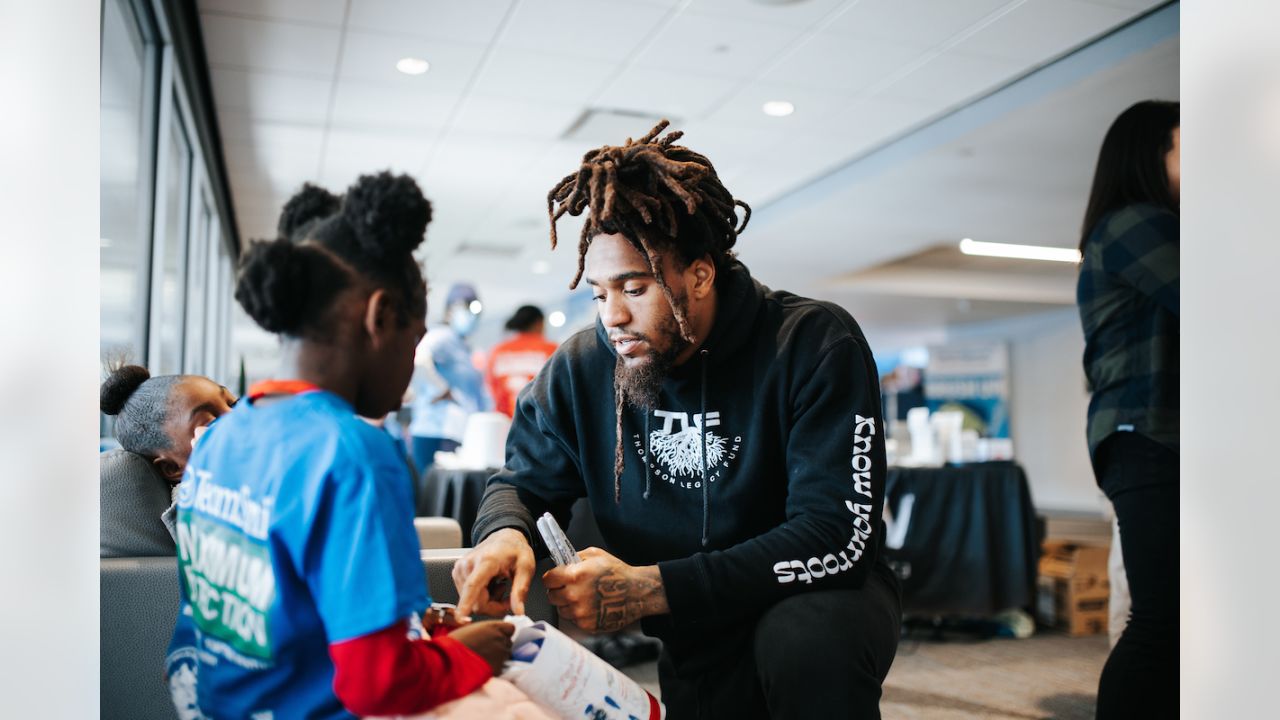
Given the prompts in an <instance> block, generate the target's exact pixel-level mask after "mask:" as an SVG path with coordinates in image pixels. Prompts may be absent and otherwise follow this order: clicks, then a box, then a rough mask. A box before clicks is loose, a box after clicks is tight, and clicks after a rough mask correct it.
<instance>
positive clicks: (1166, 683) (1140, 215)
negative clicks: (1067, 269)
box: [1076, 100, 1179, 719]
mask: <svg viewBox="0 0 1280 720" xmlns="http://www.w3.org/2000/svg"><path fill="white" fill-rule="evenodd" d="M1178 115H1179V109H1178V103H1176V102H1160V101H1154V100H1148V101H1144V102H1140V103H1138V104H1136V105H1134V106H1133V107H1131V108H1129V109H1128V110H1126V111H1124V112H1123V113H1122V114H1121V115H1120V117H1118V118H1116V120H1115V122H1114V123H1112V125H1111V129H1110V130H1108V131H1107V136H1106V138H1105V139H1104V140H1103V142H1102V150H1101V151H1100V152H1099V153H1098V166H1097V170H1096V171H1095V173H1094V178H1093V188H1092V190H1091V191H1090V194H1089V206H1088V208H1087V210H1086V212H1085V220H1084V228H1083V236H1082V239H1081V241H1080V252H1081V255H1082V262H1081V266H1080V280H1079V283H1078V285H1077V287H1076V299H1077V302H1078V303H1079V306H1080V321H1081V323H1082V325H1083V326H1084V336H1085V351H1084V370H1085V374H1086V375H1087V377H1088V379H1089V387H1090V389H1091V391H1092V392H1093V398H1092V400H1091V401H1090V403H1089V430H1088V438H1089V453H1090V456H1091V457H1092V458H1093V467H1094V472H1095V474H1096V476H1097V479H1098V485H1099V487H1101V488H1102V490H1103V492H1105V493H1106V494H1107V497H1108V498H1110V499H1111V503H1112V505H1113V506H1114V507H1115V512H1116V519H1117V520H1118V522H1119V525H1120V546H1121V552H1122V553H1123V555H1124V565H1125V568H1126V570H1127V573H1126V574H1127V575H1128V579H1129V590H1130V594H1131V596H1132V603H1133V604H1132V608H1131V611H1130V618H1129V623H1128V625H1127V626H1126V627H1125V630H1124V634H1123V635H1121V637H1120V641H1119V642H1118V643H1116V646H1115V649H1114V650H1112V652H1111V657H1110V658H1108V660H1107V664H1106V667H1104V668H1103V670H1102V679H1101V681H1100V683H1099V686H1098V715H1097V716H1098V718H1100V719H1105V718H1132V717H1177V713H1178V704H1177V703H1178V185H1179V182H1178V179H1179V165H1178V135H1179V132H1178V126H1179V118H1178Z"/></svg>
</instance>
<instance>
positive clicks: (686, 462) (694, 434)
mask: <svg viewBox="0 0 1280 720" xmlns="http://www.w3.org/2000/svg"><path fill="white" fill-rule="evenodd" d="M653 414H654V415H655V416H657V417H660V418H662V429H661V430H654V431H653V432H651V433H649V448H650V449H651V450H653V455H654V457H655V458H656V459H657V461H658V462H660V463H662V464H663V465H666V466H667V468H668V469H670V471H671V474H672V475H680V476H682V477H692V476H695V475H701V474H702V453H700V452H698V438H701V437H704V435H703V432H702V422H701V420H702V418H701V417H700V416H698V415H694V416H693V422H692V423H690V422H689V416H688V413H675V412H668V411H666V410H655V411H654V413H653ZM677 421H679V424H680V426H681V429H680V430H677V431H674V432H673V431H672V425H674V424H675V423H676V422H677ZM719 424H720V413H718V412H711V413H707V427H709V428H711V427H715V426H717V425H719ZM705 437H706V439H707V467H708V468H713V467H715V466H716V465H719V464H720V460H721V459H723V458H724V450H725V445H726V443H725V439H724V438H722V437H720V436H719V435H717V434H715V433H713V432H707V433H706V434H705Z"/></svg>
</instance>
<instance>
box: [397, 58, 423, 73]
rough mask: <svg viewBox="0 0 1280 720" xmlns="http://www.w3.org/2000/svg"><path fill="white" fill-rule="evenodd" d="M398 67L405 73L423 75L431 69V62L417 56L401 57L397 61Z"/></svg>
mask: <svg viewBox="0 0 1280 720" xmlns="http://www.w3.org/2000/svg"><path fill="white" fill-rule="evenodd" d="M396 69H397V70H399V71H400V72H402V73H404V74H405V75H421V74H422V73H424V72H426V71H428V70H430V69H431V63H429V62H427V61H426V60H423V59H422V58H416V57H406V58H400V60H399V61H398V62H397V63H396Z"/></svg>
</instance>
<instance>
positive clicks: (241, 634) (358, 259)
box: [168, 173, 513, 719]
mask: <svg viewBox="0 0 1280 720" xmlns="http://www.w3.org/2000/svg"><path fill="white" fill-rule="evenodd" d="M430 217H431V206H430V204H429V203H428V202H427V200H426V198H424V197H423V196H422V193H421V191H420V190H419V189H418V187H417V185H416V184H415V183H414V182H413V180H412V179H410V178H409V177H407V176H403V175H402V176H398V177H393V176H392V175H390V174H389V173H381V174H378V175H372V176H363V177H361V178H360V179H359V181H358V182H357V183H356V184H355V185H353V186H352V187H351V188H350V189H349V190H348V191H347V194H346V196H345V198H344V200H343V203H342V207H341V209H340V210H339V211H338V213H337V214H336V215H333V216H331V217H328V218H326V219H324V220H323V221H321V222H319V223H318V224H316V225H314V226H313V227H310V228H308V229H307V230H306V232H305V238H302V239H299V238H298V237H296V236H295V237H293V238H281V239H278V240H275V241H272V242H259V243H255V244H253V245H251V246H250V247H249V249H247V250H246V252H245V254H244V257H243V259H242V264H241V270H240V276H239V279H238V282H237V287H236V299H237V300H238V301H239V302H240V304H241V305H242V306H243V307H244V309H245V310H246V311H247V312H248V313H249V315H250V316H251V317H252V318H253V319H254V320H255V321H256V322H257V323H258V324H259V325H261V326H262V327H263V328H265V329H266V330H269V331H271V332H275V333H278V334H280V335H281V338H282V350H283V355H284V360H283V367H282V373H281V376H280V379H278V380H273V381H267V382H263V383H258V384H256V385H255V386H253V387H252V388H250V391H249V394H248V395H247V396H246V398H245V401H244V402H241V403H240V404H239V405H238V406H237V407H236V408H235V409H234V410H233V411H232V412H231V413H229V414H228V415H226V416H225V417H223V418H222V419H221V420H220V421H219V422H218V424H217V425H216V426H215V427H213V428H212V429H210V431H209V432H208V433H206V434H205V435H204V436H203V437H202V438H201V440H200V442H199V443H198V444H197V445H196V449H195V451H194V453H193V454H192V457H191V459H190V462H189V463H188V465H187V473H186V476H185V477H184V480H183V483H182V485H181V486H180V490H179V499H178V565H179V575H180V578H181V597H182V608H181V611H180V613H179V617H178V623H177V626H176V627H175V629H174V639H173V643H172V645H171V646H170V649H171V654H170V659H169V663H168V667H169V676H170V680H171V689H172V690H174V695H175V698H177V697H180V696H181V695H182V691H183V689H184V687H186V686H190V685H194V686H195V687H197V688H198V690H197V694H196V697H195V701H194V702H191V699H190V697H188V701H187V702H186V703H184V705H185V707H179V708H178V710H179V715H183V716H190V717H199V716H200V714H201V713H203V714H206V715H209V716H212V717H241V718H277V719H279V718H286V717H308V718H347V717H351V716H352V715H361V716H363V715H384V716H390V715H410V714H415V713H421V712H424V711H426V710H428V709H430V708H432V707H435V706H437V705H439V704H441V703H443V702H446V701H449V700H452V699H455V698H459V697H462V696H464V695H466V694H467V693H469V692H471V691H472V690H474V689H476V688H478V687H480V686H481V685H483V684H484V683H485V681H486V680H488V679H489V678H490V677H491V676H492V675H493V674H494V673H495V672H496V671H499V670H500V668H501V666H502V663H503V662H504V661H505V660H506V659H507V658H508V657H509V655H510V651H511V634H512V631H513V628H512V626H511V625H510V624H509V623H502V622H478V623H472V624H468V625H463V626H462V627H459V628H457V629H455V630H453V631H452V632H450V633H448V634H436V635H435V637H434V638H431V637H426V633H425V632H424V631H423V630H422V627H421V625H420V624H419V623H418V620H417V615H416V613H417V612H418V611H421V610H423V609H424V608H425V607H426V606H427V605H428V603H429V602H430V600H429V598H428V596H427V589H426V586H425V580H424V573H423V569H422V563H421V561H420V559H419V555H418V541H417V537H416V535H415V533H414V529H413V521H412V515H413V506H412V503H411V502H410V498H409V494H410V486H409V482H408V481H407V477H406V473H407V470H406V468H405V464H404V462H403V461H402V460H401V459H400V457H399V456H398V455H397V454H396V451H395V450H394V448H393V447H392V441H391V439H390V438H389V437H387V435H386V434H385V433H383V432H381V431H379V430H378V429H376V428H374V427H372V426H370V425H369V424H367V423H365V422H364V421H362V420H360V419H359V418H358V417H356V416H357V415H361V416H364V417H381V416H383V415H385V414H386V413H387V412H389V411H390V410H392V409H394V408H396V407H398V406H399V404H400V398H401V396H402V395H403V393H404V390H405V387H406V386H407V385H408V382H409V377H410V375H411V373H412V372H413V357H414V348H415V347H416V346H417V344H418V342H419V340H421V338H422V335H423V333H424V332H425V325H424V319H425V316H426V288H425V283H424V282H423V278H422V273H421V270H420V269H419V267H418V264H417V263H416V262H415V261H414V259H413V256H412V252H413V250H414V248H416V247H417V246H418V245H419V244H420V243H421V242H422V240H423V234H424V232H425V230H426V225H427V223H428V221H429V220H430ZM174 682H177V683H178V685H179V687H173V683H174Z"/></svg>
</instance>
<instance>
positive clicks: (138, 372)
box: [98, 365, 151, 415]
mask: <svg viewBox="0 0 1280 720" xmlns="http://www.w3.org/2000/svg"><path fill="white" fill-rule="evenodd" d="M150 378H151V373H149V372H147V369H146V368H144V367H142V366H140V365H124V366H121V367H118V368H116V369H115V370H112V371H111V374H110V375H109V376H107V379H106V380H104V381H103V383H102V388H101V389H100V390H99V391H98V407H99V409H101V410H102V412H104V413H106V414H108V415H119V414H120V411H121V410H123V409H124V404H125V403H126V402H128V401H129V397H130V396H132V395H133V393H134V391H135V390H137V389H138V388H139V387H141V386H142V383H144V382H146V381H147V380H149V379H150Z"/></svg>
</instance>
